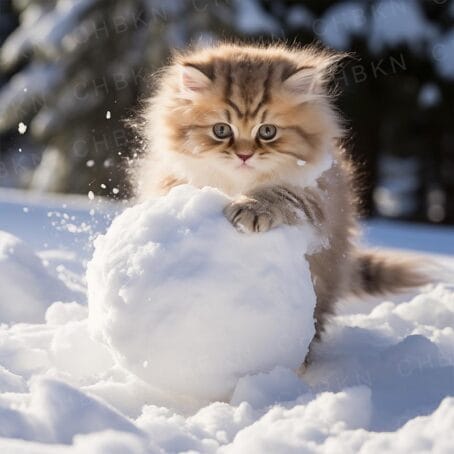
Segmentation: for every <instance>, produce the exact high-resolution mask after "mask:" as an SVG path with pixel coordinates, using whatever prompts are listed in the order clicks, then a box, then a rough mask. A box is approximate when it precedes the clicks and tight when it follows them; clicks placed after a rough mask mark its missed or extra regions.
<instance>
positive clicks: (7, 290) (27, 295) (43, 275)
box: [0, 231, 69, 323]
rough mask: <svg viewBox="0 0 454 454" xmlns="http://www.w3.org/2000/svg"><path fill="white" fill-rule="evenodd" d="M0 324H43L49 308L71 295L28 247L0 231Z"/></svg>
mask: <svg viewBox="0 0 454 454" xmlns="http://www.w3.org/2000/svg"><path fill="white" fill-rule="evenodd" d="M0 289H1V290H0V323H2V322H3V323H11V322H31V323H33V322H40V321H44V313H45V311H46V309H47V307H48V306H49V305H50V304H51V303H52V302H53V301H55V300H57V299H61V298H62V297H65V296H67V295H68V293H69V292H68V290H67V289H66V287H65V286H64V285H63V284H62V283H61V282H60V281H59V280H58V279H57V278H54V277H53V276H52V275H50V274H49V272H48V271H47V269H46V268H45V267H44V264H43V262H42V261H41V259H40V258H39V257H38V256H37V255H36V254H35V253H34V252H33V250H32V249H30V248H29V246H28V245H27V244H25V243H24V242H23V241H21V240H20V239H19V238H16V237H15V236H13V235H11V234H9V233H7V232H3V231H0Z"/></svg>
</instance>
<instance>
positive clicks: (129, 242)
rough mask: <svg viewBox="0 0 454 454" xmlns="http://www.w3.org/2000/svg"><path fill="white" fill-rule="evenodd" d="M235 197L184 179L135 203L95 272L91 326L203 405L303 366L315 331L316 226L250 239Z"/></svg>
mask: <svg viewBox="0 0 454 454" xmlns="http://www.w3.org/2000/svg"><path fill="white" fill-rule="evenodd" d="M228 202H229V199H228V198H227V197H225V196H223V195H222V194H220V193H219V192H218V191H216V190H214V189H211V188H205V189H203V190H198V189H195V188H193V187H191V186H180V187H178V188H175V189H174V190H172V191H171V192H170V193H169V195H167V196H166V197H162V198H160V199H158V200H154V201H150V202H147V203H144V204H141V205H137V206H134V207H132V208H128V209H127V210H125V211H124V212H123V213H122V214H121V215H120V216H119V217H117V218H116V219H115V220H114V222H113V223H112V225H111V227H110V228H109V230H108V231H107V233H106V235H105V236H102V237H100V238H98V239H97V240H96V243H95V252H94V255H93V259H92V260H91V261H90V263H89V264H88V270H87V284H88V306H89V314H90V315H89V321H90V327H91V330H92V332H93V333H94V334H95V335H96V336H97V337H99V338H100V339H102V340H103V341H104V342H105V343H106V344H107V345H108V346H109V348H110V349H111V350H112V353H113V356H114V357H115V358H116V359H117V360H118V362H119V364H120V365H122V366H124V367H125V368H126V369H128V370H130V371H132V372H133V373H134V374H136V375H137V376H139V377H140V378H142V379H144V380H145V381H146V382H147V383H149V384H151V385H153V386H155V387H157V388H159V389H161V390H162V391H165V392H166V393H169V394H171V395H182V396H184V397H185V398H186V400H188V399H191V398H192V399H197V400H200V401H201V403H203V404H207V403H208V402H210V401H213V400H223V399H228V397H229V395H230V394H231V392H232V390H233V389H234V387H235V385H236V382H237V381H238V379H239V378H240V377H242V376H244V375H246V374H249V373H258V372H266V371H269V370H270V369H272V368H274V367H276V366H285V367H288V368H291V369H296V368H297V367H298V366H299V365H300V364H301V363H302V362H303V361H304V358H305V355H306V353H307V350H308V345H309V342H310V341H311V339H312V337H313V335H314V332H315V329H314V320H313V312H314V306H315V293H314V290H313V287H312V282H311V277H310V272H309V266H308V263H307V261H306V259H305V257H304V253H305V252H309V248H310V247H311V237H312V236H313V235H312V231H311V229H310V227H309V226H307V228H305V229H298V228H295V227H287V228H284V227H282V228H280V229H275V230H273V231H270V232H267V233H266V234H263V235H243V234H240V233H238V232H237V231H236V230H235V229H234V228H233V227H232V226H231V225H230V223H229V222H228V221H227V219H226V218H225V216H224V215H223V213H222V210H223V207H224V206H225V205H227V203H228ZM296 243H298V244H299V245H300V248H298V249H295V247H294V245H295V244H296ZM257 281H258V282H260V285H257ZM131 329H133V330H134V336H130V335H129V333H130V331H131ZM176 364H178V371H175V365H176Z"/></svg>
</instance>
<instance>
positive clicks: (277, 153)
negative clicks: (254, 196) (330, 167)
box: [167, 53, 337, 186]
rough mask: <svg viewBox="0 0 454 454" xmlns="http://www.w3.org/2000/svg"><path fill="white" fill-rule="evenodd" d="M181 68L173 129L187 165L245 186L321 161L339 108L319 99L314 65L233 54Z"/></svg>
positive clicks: (170, 120) (173, 105)
mask: <svg viewBox="0 0 454 454" xmlns="http://www.w3.org/2000/svg"><path fill="white" fill-rule="evenodd" d="M174 74H175V77H174V86H173V87H172V89H171V90H173V91H174V97H173V101H172V102H171V104H170V106H171V107H170V108H169V109H168V111H167V112H168V118H167V122H168V124H171V125H172V127H170V128H168V130H167V131H168V135H169V140H170V142H171V144H170V145H171V148H172V149H173V150H177V152H178V153H179V154H181V155H182V156H184V160H185V162H186V165H187V166H188V168H193V169H195V168H198V169H203V171H204V172H213V174H216V175H221V176H223V177H225V178H228V179H229V180H230V181H233V182H237V183H238V185H239V186H241V184H242V183H244V184H245V185H247V184H250V183H251V182H256V183H260V182H266V181H267V180H269V179H273V178H279V177H284V176H285V175H288V174H289V172H297V171H298V170H299V169H302V168H303V167H307V166H308V167H310V166H311V165H312V164H314V163H317V162H318V161H320V159H321V154H322V153H323V150H321V147H322V146H323V144H324V143H325V142H326V141H324V138H325V136H330V135H333V131H332V123H333V115H332V112H329V111H328V112H327V109H326V107H327V106H326V104H324V103H323V102H322V103H319V102H316V101H315V100H316V99H317V97H318V98H320V93H317V88H316V87H315V84H316V82H317V81H316V77H317V74H318V73H317V70H316V68H315V67H314V66H309V67H307V68H303V69H300V68H298V67H297V66H296V64H295V63H293V62H292V61H289V60H287V59H282V58H274V59H273V58H270V56H269V55H266V53H263V54H244V55H238V54H236V53H232V54H231V55H227V56H226V55H222V54H221V55H220V56H218V57H216V56H214V57H211V58H205V61H201V62H198V61H197V60H195V61H187V62H184V63H183V64H180V65H178V66H176V67H175V68H174ZM336 132H337V131H336ZM334 134H335V133H334Z"/></svg>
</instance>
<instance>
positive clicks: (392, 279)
mask: <svg viewBox="0 0 454 454" xmlns="http://www.w3.org/2000/svg"><path fill="white" fill-rule="evenodd" d="M354 263H355V264H354V268H353V270H354V272H353V274H352V278H351V282H350V291H351V292H352V293H355V294H362V293H369V294H372V295H374V294H383V293H398V292H402V291H405V290H408V289H411V288H414V287H420V286H422V285H425V284H428V283H430V282H434V281H437V278H436V277H435V274H436V272H434V271H435V270H436V269H437V268H438V267H437V266H436V265H435V264H434V263H433V262H430V261H429V260H427V259H425V258H424V257H419V258H415V257H411V256H407V257H405V256H403V255H402V254H397V253H392V252H381V251H371V250H358V251H356V253H355V261H354Z"/></svg>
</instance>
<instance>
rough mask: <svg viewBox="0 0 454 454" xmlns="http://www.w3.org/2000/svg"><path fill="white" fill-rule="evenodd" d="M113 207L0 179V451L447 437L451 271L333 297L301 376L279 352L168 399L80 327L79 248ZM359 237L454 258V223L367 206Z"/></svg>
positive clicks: (369, 449) (421, 447)
mask: <svg viewBox="0 0 454 454" xmlns="http://www.w3.org/2000/svg"><path fill="white" fill-rule="evenodd" d="M117 211H119V208H118V206H115V205H110V204H108V203H105V202H104V203H103V202H99V201H97V200H95V201H92V202H89V201H88V199H85V198H79V197H56V196H55V197H49V196H30V195H28V194H25V193H21V192H18V191H13V190H2V191H0V230H2V231H6V232H9V233H11V234H12V235H15V236H16V237H18V238H19V239H20V240H21V241H20V240H17V239H14V237H11V236H9V235H4V234H3V235H1V236H0V239H1V241H0V321H3V322H4V323H3V324H1V325H0V437H1V438H0V452H2V453H24V454H25V453H27V454H29V453H54V452H55V453H66V452H67V453H79V452H80V453H87V452H89V453H109V454H110V453H116V452H118V453H122V454H123V453H177V452H192V453H195V452H202V453H214V452H219V453H264V452H270V453H303V452H326V453H334V452H336V453H337V452H343V453H349V452H352V453H353V452H355V453H356V452H363V453H375V452H377V453H378V452H398V453H408V452H412V453H413V452H414V453H417V452H436V453H448V452H449V453H451V452H453V450H454V439H453V437H452V428H453V427H454V277H453V278H452V279H449V275H448V273H447V277H448V282H446V283H442V284H438V285H433V286H427V287H426V288H424V289H422V290H421V291H420V292H417V293H414V294H408V295H400V296H399V297H392V298H382V299H380V300H375V301H374V300H368V301H359V300H351V301H348V302H347V301H345V302H343V303H342V304H341V305H340V308H339V313H338V315H337V316H336V317H335V318H334V320H333V323H332V324H331V326H330V328H329V330H328V334H327V337H326V340H325V342H324V343H323V344H321V345H319V346H318V348H317V350H316V352H315V357H316V359H315V361H314V363H313V364H312V365H311V366H310V367H309V368H308V369H307V370H306V372H305V373H304V375H303V379H302V380H299V379H298V378H297V377H296V375H295V374H294V373H293V372H292V371H291V370H289V369H286V368H284V367H278V368H275V369H274V370H271V371H269V372H267V373H261V374H257V375H253V376H246V377H243V378H242V379H240V380H239V382H238V384H237V385H236V388H235V390H234V393H233V395H232V397H231V400H230V402H214V403H211V404H208V405H206V406H204V407H202V408H200V409H198V410H196V411H194V410H192V411H188V410H186V411H184V410H179V411H175V408H174V406H173V405H172V404H171V403H169V401H168V398H166V396H163V395H162V394H160V392H159V391H157V390H156V389H153V388H151V387H150V386H149V385H147V384H146V383H144V382H142V381H141V380H140V379H138V378H136V377H135V376H133V375H132V374H131V373H130V372H129V371H128V370H126V369H123V368H121V367H120V366H118V365H117V364H116V363H115V361H114V360H113V358H112V355H111V353H110V351H109V349H108V348H106V347H105V346H104V345H103V344H100V343H98V342H97V341H95V340H92V339H91V337H90V335H89V332H88V323H87V316H88V310H87V305H86V304H87V302H86V282H85V267H86V262H87V260H88V259H89V258H90V257H91V254H92V248H91V242H92V239H93V237H94V236H95V235H96V234H97V233H99V232H103V231H104V230H105V229H106V227H107V226H108V225H109V223H110V221H111V219H112V217H113V216H114V215H115V213H116V212H117ZM49 213H50V214H49ZM365 242H366V243H369V244H372V245H379V246H382V247H389V248H402V249H408V250H414V251H421V252H424V253H429V254H430V256H431V258H432V259H433V258H435V259H437V260H440V261H442V262H443V263H445V264H446V265H447V266H450V269H451V272H452V270H454V230H453V229H449V228H438V227H431V228H427V227H423V226H413V225H411V226H409V225H404V224H394V223H390V222H385V221H373V222H370V223H368V224H367V225H366V229H365ZM29 282H34V285H33V286H29V285H28V283H29ZM7 290H8V291H9V293H7ZM58 300H60V301H58ZM20 301H28V303H27V306H24V307H21V305H20ZM33 301H34V302H35V303H36V304H35V306H34V310H35V311H34V312H33V313H32V315H31V316H30V313H31V312H28V311H27V307H29V306H30V305H31V304H32V303H31V302H33ZM12 302H14V303H15V306H16V307H18V308H21V310H24V312H22V313H18V314H11V313H7V311H6V309H5V307H6V308H7V307H9V305H11V303H12ZM24 314H26V315H27V314H28V316H30V317H31V319H28V320H26V322H23V321H22V322H18V323H13V322H12V320H18V318H19V319H20V318H21V317H23V316H24ZM24 320H25V319H24ZM450 396H453V397H450ZM164 404H165V405H166V406H163V405H164Z"/></svg>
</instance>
